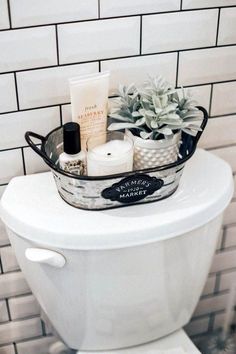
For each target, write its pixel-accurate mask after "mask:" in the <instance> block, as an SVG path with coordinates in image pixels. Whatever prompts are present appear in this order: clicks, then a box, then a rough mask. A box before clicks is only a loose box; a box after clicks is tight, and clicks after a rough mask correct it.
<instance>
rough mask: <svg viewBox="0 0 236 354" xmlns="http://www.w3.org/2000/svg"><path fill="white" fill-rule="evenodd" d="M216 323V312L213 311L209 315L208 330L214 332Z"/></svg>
mask: <svg viewBox="0 0 236 354" xmlns="http://www.w3.org/2000/svg"><path fill="white" fill-rule="evenodd" d="M214 324H215V314H214V313H211V314H210V316H209V323H208V332H212V331H213V328H214Z"/></svg>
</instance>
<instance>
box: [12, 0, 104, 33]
mask: <svg viewBox="0 0 236 354" xmlns="http://www.w3.org/2000/svg"><path fill="white" fill-rule="evenodd" d="M97 17H98V4H97V0H80V1H78V0H60V1H58V0H47V1H37V0H21V1H18V0H11V18H12V26H13V27H24V26H34V25H44V24H47V23H60V22H67V21H79V20H89V19H92V18H97Z"/></svg>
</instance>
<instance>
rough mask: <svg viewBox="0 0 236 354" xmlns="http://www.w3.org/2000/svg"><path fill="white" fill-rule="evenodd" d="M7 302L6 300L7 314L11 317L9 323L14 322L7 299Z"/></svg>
mask: <svg viewBox="0 0 236 354" xmlns="http://www.w3.org/2000/svg"><path fill="white" fill-rule="evenodd" d="M5 300H6V307H7V314H8V317H9V321H12V318H11V312H10V306H9V302H8V299H5Z"/></svg>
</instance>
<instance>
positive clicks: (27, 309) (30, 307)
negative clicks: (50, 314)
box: [8, 295, 40, 320]
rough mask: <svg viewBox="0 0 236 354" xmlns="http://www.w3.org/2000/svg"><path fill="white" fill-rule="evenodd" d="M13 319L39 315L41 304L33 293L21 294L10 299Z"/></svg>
mask: <svg viewBox="0 0 236 354" xmlns="http://www.w3.org/2000/svg"><path fill="white" fill-rule="evenodd" d="M8 304H9V308H10V314H11V318H12V320H18V319H21V318H26V317H31V316H37V315H39V314H40V306H39V304H38V302H37V301H36V299H35V297H34V296H33V295H27V296H19V297H15V298H12V299H9V300H8Z"/></svg>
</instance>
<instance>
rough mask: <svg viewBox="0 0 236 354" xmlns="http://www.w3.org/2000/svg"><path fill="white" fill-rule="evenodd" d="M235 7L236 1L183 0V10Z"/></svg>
mask: <svg viewBox="0 0 236 354" xmlns="http://www.w3.org/2000/svg"><path fill="white" fill-rule="evenodd" d="M229 5H236V0H183V9H196V8H202V7H217V6H229Z"/></svg>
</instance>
